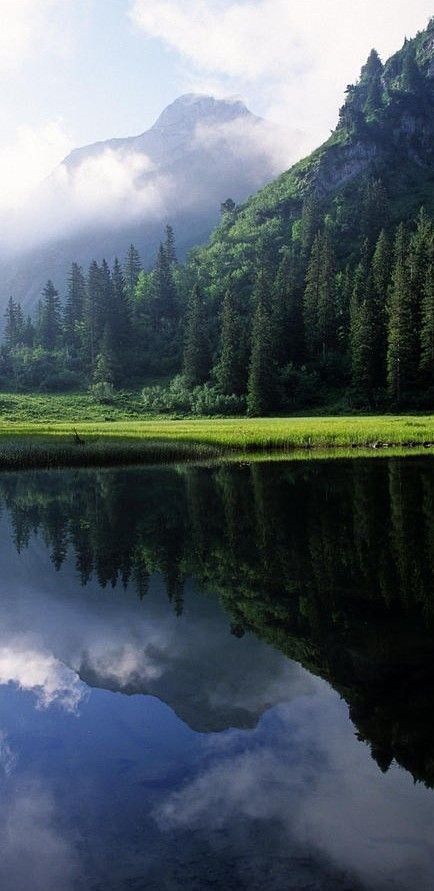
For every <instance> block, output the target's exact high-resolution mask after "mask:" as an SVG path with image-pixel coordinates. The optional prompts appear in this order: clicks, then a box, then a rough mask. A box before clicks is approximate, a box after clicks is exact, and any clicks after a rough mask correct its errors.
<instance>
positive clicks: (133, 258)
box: [123, 244, 143, 305]
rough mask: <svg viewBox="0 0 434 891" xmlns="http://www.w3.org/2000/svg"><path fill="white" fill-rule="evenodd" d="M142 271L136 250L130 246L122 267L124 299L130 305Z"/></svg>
mask: <svg viewBox="0 0 434 891" xmlns="http://www.w3.org/2000/svg"><path fill="white" fill-rule="evenodd" d="M142 269H143V266H142V261H141V258H140V254H139V252H138V250H137V248H135V247H134V245H133V244H130V246H129V248H128V253H127V256H126V258H125V263H124V266H123V277H124V283H125V293H126V297H127V300H128V301H129V303H130V304H131V305H132V304H133V300H134V289H135V287H136V285H137V280H138V278H139V275H140V273H141V271H142Z"/></svg>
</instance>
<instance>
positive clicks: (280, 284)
mask: <svg viewBox="0 0 434 891" xmlns="http://www.w3.org/2000/svg"><path fill="white" fill-rule="evenodd" d="M272 319H273V325H274V330H275V335H274V336H275V341H276V360H277V362H278V364H279V365H280V366H281V367H283V366H284V365H288V364H289V363H291V364H294V365H301V364H302V362H303V361H304V356H305V343H304V326H303V277H302V260H301V256H300V252H299V250H298V246H297V245H294V244H292V245H291V247H290V248H289V249H288V250H285V252H284V254H283V256H282V259H281V261H280V263H279V266H278V269H277V275H276V278H275V281H274V286H273V300H272Z"/></svg>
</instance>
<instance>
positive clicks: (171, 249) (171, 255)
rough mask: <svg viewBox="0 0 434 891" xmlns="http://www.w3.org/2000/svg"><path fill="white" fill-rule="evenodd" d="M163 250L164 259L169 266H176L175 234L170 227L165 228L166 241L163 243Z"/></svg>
mask: <svg viewBox="0 0 434 891" xmlns="http://www.w3.org/2000/svg"><path fill="white" fill-rule="evenodd" d="M164 250H165V251H166V257H167V259H168V261H169V263H170V265H171V266H176V264H177V263H178V260H177V257H176V246H175V233H174V231H173V228H172V226H166V239H165V242H164Z"/></svg>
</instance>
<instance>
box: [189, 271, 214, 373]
mask: <svg viewBox="0 0 434 891" xmlns="http://www.w3.org/2000/svg"><path fill="white" fill-rule="evenodd" d="M183 366H184V369H183V370H184V379H185V383H186V385H187V387H190V388H193V387H196V386H198V385H199V384H203V383H204V382H205V381H206V379H207V377H208V375H209V371H210V367H211V356H210V345H209V339H208V331H207V323H206V316H205V305H204V302H203V298H202V295H201V292H200V289H199V286H198V285H195V286H194V288H193V290H192V292H191V294H190V298H189V301H188V304H187V315H186V321H185V341H184V355H183Z"/></svg>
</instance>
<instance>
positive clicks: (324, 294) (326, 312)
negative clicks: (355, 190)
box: [318, 232, 336, 359]
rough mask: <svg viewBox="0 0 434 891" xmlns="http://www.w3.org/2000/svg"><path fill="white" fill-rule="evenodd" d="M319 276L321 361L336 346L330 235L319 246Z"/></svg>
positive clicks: (326, 235)
mask: <svg viewBox="0 0 434 891" xmlns="http://www.w3.org/2000/svg"><path fill="white" fill-rule="evenodd" d="M320 262H321V275H320V290H319V295H318V336H319V340H320V343H321V351H322V356H323V359H325V358H326V356H327V355H328V353H329V352H330V350H332V349H333V348H334V347H335V345H336V257H335V252H334V247H333V241H332V237H331V235H330V234H329V233H328V232H326V233H325V234H324V236H323V238H322V245H321V261H320Z"/></svg>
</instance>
